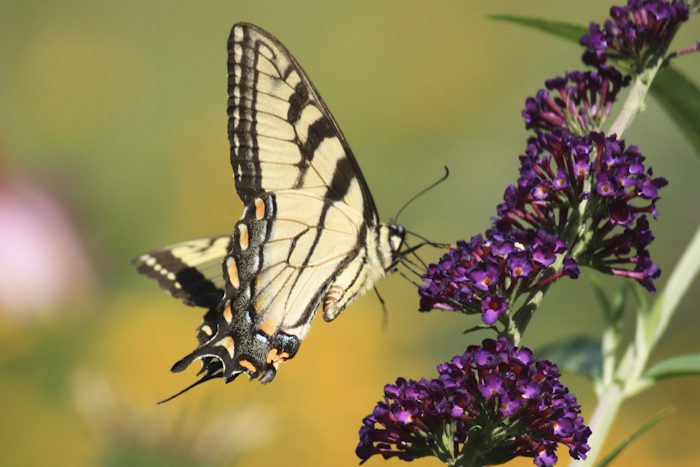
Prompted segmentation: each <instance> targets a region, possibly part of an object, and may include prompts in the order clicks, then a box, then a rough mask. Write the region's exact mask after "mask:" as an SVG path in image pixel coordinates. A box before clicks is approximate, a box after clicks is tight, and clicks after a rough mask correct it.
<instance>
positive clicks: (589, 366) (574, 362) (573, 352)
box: [536, 336, 603, 380]
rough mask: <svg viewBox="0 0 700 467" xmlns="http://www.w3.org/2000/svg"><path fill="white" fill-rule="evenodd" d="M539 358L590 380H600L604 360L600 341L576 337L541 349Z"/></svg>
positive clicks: (588, 337) (586, 337)
mask: <svg viewBox="0 0 700 467" xmlns="http://www.w3.org/2000/svg"><path fill="white" fill-rule="evenodd" d="M536 355H537V357H538V358H544V359H547V360H550V361H552V362H554V363H556V364H557V366H558V367H559V369H560V370H565V371H570V372H572V373H578V374H581V375H583V376H586V377H588V378H590V379H593V380H597V379H600V376H601V374H602V365H603V358H602V355H601V350H600V340H599V339H598V338H594V337H590V336H575V337H570V338H566V339H562V340H560V341H556V342H554V343H552V344H548V345H546V346H543V347H541V348H539V349H538V350H537V352H536Z"/></svg>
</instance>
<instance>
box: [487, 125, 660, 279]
mask: <svg viewBox="0 0 700 467" xmlns="http://www.w3.org/2000/svg"><path fill="white" fill-rule="evenodd" d="M520 163H521V166H520V178H519V179H518V183H517V185H515V186H514V185H511V186H509V187H508V188H507V189H506V191H505V194H504V197H503V198H504V201H503V202H502V203H501V204H500V205H499V206H498V208H497V212H498V216H497V217H496V218H495V219H494V228H495V229H496V230H498V231H500V232H508V231H509V230H511V229H516V230H523V229H541V230H545V231H546V232H549V233H550V234H552V235H559V236H561V237H562V238H567V239H571V240H570V243H571V244H572V245H571V247H572V250H571V254H572V256H573V258H574V259H575V260H576V261H577V262H579V263H580V264H586V265H589V266H593V267H594V268H596V269H599V270H601V271H603V272H606V273H611V274H614V275H618V276H624V277H630V278H633V279H636V280H637V281H639V282H640V283H641V284H642V285H644V286H645V287H646V288H647V289H648V290H652V291H653V290H654V285H653V279H655V278H656V277H658V276H659V274H660V270H659V268H658V267H657V266H656V265H655V264H654V263H653V262H652V261H651V260H650V259H649V253H648V251H647V247H648V245H649V244H650V243H651V241H652V240H653V238H654V237H653V235H652V234H651V231H650V230H649V222H648V219H647V217H646V215H647V214H651V215H652V216H653V217H656V215H657V211H656V202H657V201H658V199H659V189H660V188H662V187H663V186H665V185H666V184H667V182H666V180H665V179H663V178H655V177H653V172H652V170H651V169H648V170H647V169H645V166H644V156H642V155H641V154H640V153H639V150H638V149H637V147H636V146H629V147H626V146H625V143H624V141H620V140H618V139H616V138H615V137H614V136H608V137H606V136H605V135H603V134H601V133H591V134H590V135H588V136H585V137H580V136H576V135H573V134H571V133H569V132H566V131H561V130H558V131H553V132H551V133H544V134H541V135H539V136H537V137H535V138H532V139H531V140H530V144H529V145H528V147H527V150H526V153H525V155H523V156H521V157H520ZM581 206H584V208H583V209H584V211H583V213H581V212H580V209H581Z"/></svg>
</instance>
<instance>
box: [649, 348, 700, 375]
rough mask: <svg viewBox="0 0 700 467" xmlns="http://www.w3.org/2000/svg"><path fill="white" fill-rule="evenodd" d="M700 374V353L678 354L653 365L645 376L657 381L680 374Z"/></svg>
mask: <svg viewBox="0 0 700 467" xmlns="http://www.w3.org/2000/svg"><path fill="white" fill-rule="evenodd" d="M697 375H700V353H694V354H685V355H677V356H675V357H671V358H669V359H667V360H663V361H661V362H658V363H656V364H655V365H653V366H652V367H651V368H649V370H647V372H646V374H645V375H644V377H645V378H651V379H653V380H655V381H659V380H661V379H667V378H676V377H678V376H697Z"/></svg>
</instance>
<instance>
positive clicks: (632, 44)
mask: <svg viewBox="0 0 700 467" xmlns="http://www.w3.org/2000/svg"><path fill="white" fill-rule="evenodd" d="M687 20H688V5H687V4H686V3H685V2H683V1H681V0H674V1H672V2H669V1H666V0H629V1H628V2H627V5H626V6H616V7H612V8H611V9H610V19H608V20H606V21H605V23H604V24H603V26H602V27H601V26H600V25H599V24H597V23H591V24H590V26H589V28H588V34H587V35H585V36H583V37H582V38H581V45H583V46H585V47H586V51H585V52H584V54H583V61H584V63H586V64H587V65H591V66H594V67H600V66H601V65H603V64H604V63H606V62H607V59H612V60H615V61H617V62H618V63H620V62H624V61H631V62H632V63H633V64H634V68H633V69H632V70H631V71H635V72H638V71H641V70H642V69H643V68H644V66H645V65H646V63H647V61H648V60H650V59H653V58H654V55H655V54H656V53H658V52H659V51H660V52H662V53H663V52H664V51H665V49H666V47H668V43H669V42H670V41H671V39H672V38H673V36H674V34H675V33H676V30H677V29H678V27H679V26H680V24H681V23H682V22H684V21H687Z"/></svg>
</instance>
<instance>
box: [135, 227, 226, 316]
mask: <svg viewBox="0 0 700 467" xmlns="http://www.w3.org/2000/svg"><path fill="white" fill-rule="evenodd" d="M230 243H231V236H230V235H221V236H217V237H209V238H200V239H197V240H190V241H187V242H182V243H178V244H175V245H170V246H168V247H165V248H161V249H158V250H154V251H151V252H149V253H147V254H145V255H142V256H140V257H138V258H136V259H135V260H134V262H135V263H136V267H137V270H138V271H139V272H140V273H142V274H144V275H146V276H148V277H151V278H153V279H155V280H157V281H158V284H159V285H160V286H161V287H162V288H163V289H164V290H165V291H167V292H168V293H169V294H170V295H172V296H173V297H175V298H179V299H181V300H182V301H184V302H185V303H186V304H188V305H192V306H201V307H205V308H215V307H216V306H217V305H218V304H219V302H220V301H221V298H222V297H223V295H224V290H223V289H224V279H223V277H222V275H221V262H222V261H223V258H224V257H225V256H226V253H227V252H228V250H229V247H230Z"/></svg>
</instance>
